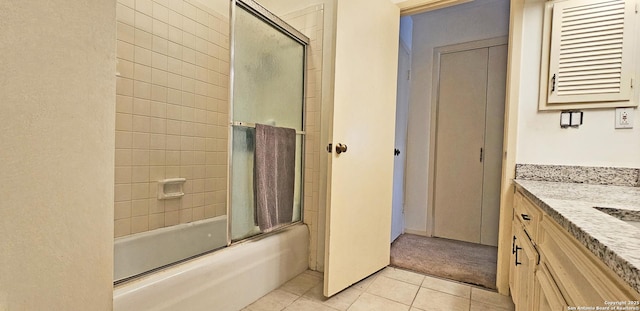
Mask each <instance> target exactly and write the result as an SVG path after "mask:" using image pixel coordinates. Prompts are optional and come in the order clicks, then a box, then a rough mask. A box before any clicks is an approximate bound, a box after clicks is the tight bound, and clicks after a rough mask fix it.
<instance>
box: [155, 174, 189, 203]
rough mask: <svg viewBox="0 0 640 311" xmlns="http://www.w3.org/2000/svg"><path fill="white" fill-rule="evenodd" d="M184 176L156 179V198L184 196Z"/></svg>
mask: <svg viewBox="0 0 640 311" xmlns="http://www.w3.org/2000/svg"><path fill="white" fill-rule="evenodd" d="M186 181H187V179H186V178H169V179H163V180H158V200H170V199H179V198H181V197H183V196H184V191H183V187H184V183H185V182H186Z"/></svg>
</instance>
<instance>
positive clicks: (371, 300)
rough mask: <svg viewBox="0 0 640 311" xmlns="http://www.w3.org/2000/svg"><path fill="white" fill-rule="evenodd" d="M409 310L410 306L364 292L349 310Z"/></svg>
mask: <svg viewBox="0 0 640 311" xmlns="http://www.w3.org/2000/svg"><path fill="white" fill-rule="evenodd" d="M375 310H381V311H382V310H384V311H407V310H409V306H407V305H403V304H401V303H399V302H395V301H391V300H389V299H386V298H382V297H378V296H376V295H372V294H369V293H362V295H360V297H359V298H358V299H357V300H356V301H355V302H354V303H353V305H351V307H349V309H348V311H375Z"/></svg>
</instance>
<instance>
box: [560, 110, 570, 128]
mask: <svg viewBox="0 0 640 311" xmlns="http://www.w3.org/2000/svg"><path fill="white" fill-rule="evenodd" d="M569 126H571V112H565V111H563V112H561V113H560V127H562V128H567V127H569Z"/></svg>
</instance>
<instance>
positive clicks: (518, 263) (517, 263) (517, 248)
mask: <svg viewBox="0 0 640 311" xmlns="http://www.w3.org/2000/svg"><path fill="white" fill-rule="evenodd" d="M521 249H522V247H518V246H516V266H517V265H521V264H522V263H521V262H519V261H518V251H519V250H521Z"/></svg>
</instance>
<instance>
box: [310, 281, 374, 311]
mask: <svg viewBox="0 0 640 311" xmlns="http://www.w3.org/2000/svg"><path fill="white" fill-rule="evenodd" d="M322 290H323V284H322V283H320V284H318V285H316V287H314V288H312V289H311V290H310V291H308V292H307V293H306V294H305V295H304V297H305V298H307V299H310V300H313V301H316V302H321V303H322V304H323V305H325V306H329V307H332V308H334V309H337V310H341V311H345V310H347V309H349V307H350V306H351V305H352V304H353V302H354V301H356V299H358V297H360V295H362V291H361V290H359V289H356V288H354V287H349V288H347V289H345V290H343V291H342V292H340V293H338V294H335V295H333V296H332V297H330V298H327V297H325V296H324V295H323V294H322Z"/></svg>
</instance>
